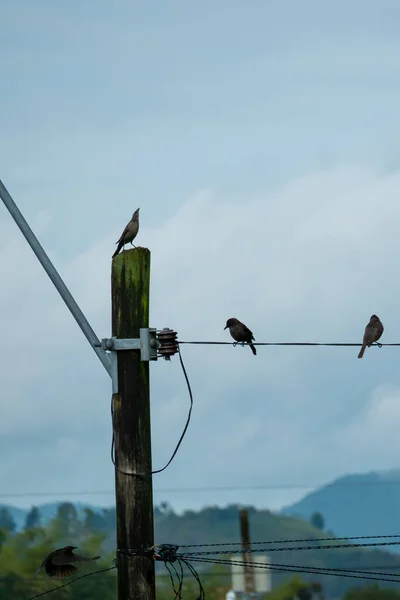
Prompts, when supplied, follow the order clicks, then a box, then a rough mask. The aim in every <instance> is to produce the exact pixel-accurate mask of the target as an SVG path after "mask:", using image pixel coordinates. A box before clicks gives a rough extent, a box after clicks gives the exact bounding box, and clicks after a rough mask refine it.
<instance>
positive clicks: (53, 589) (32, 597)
mask: <svg viewBox="0 0 400 600" xmlns="http://www.w3.org/2000/svg"><path fill="white" fill-rule="evenodd" d="M112 569H116V566H113V567H108V568H107V569H100V570H99V571H92V572H91V573H86V575H80V576H79V577H75V579H72V581H68V582H67V583H63V584H62V585H58V586H57V587H55V588H52V589H51V590H47V591H46V592H40V594H36V595H35V596H31V597H30V598H28V600H34V598H40V596H45V595H46V594H51V593H52V592H56V591H57V590H60V589H61V588H64V587H67V585H71V584H72V583H75V582H76V581H78V580H79V579H85V577H90V576H91V575H97V574H98V573H105V572H106V571H111V570H112Z"/></svg>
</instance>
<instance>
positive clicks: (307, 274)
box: [0, 167, 400, 506]
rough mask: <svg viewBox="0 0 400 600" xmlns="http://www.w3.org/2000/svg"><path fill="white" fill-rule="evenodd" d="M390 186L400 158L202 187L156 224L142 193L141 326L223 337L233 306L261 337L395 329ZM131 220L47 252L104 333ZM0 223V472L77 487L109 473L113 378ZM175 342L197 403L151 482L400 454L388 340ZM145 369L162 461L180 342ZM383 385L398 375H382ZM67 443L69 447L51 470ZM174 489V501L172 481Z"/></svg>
mask: <svg viewBox="0 0 400 600" xmlns="http://www.w3.org/2000/svg"><path fill="white" fill-rule="evenodd" d="M399 192H400V175H399V174H398V173H391V174H386V175H384V176H382V175H380V174H379V173H374V172H373V171H371V170H370V169H364V168H362V167H355V168H337V169H332V170H329V171H324V172H317V173H314V174H311V175H310V176H308V177H305V178H303V179H300V180H296V181H293V182H291V183H290V184H289V185H287V186H285V187H283V188H282V189H280V190H274V191H271V190H266V191H264V192H263V193H259V194H258V195H256V196H253V197H251V198H247V197H236V198H232V197H221V196H220V195H219V194H218V193H217V192H215V191H213V190H206V191H203V192H201V193H198V194H196V195H195V196H193V197H192V198H191V199H189V200H188V201H187V202H186V203H185V204H184V205H183V206H182V207H181V208H180V209H179V210H178V211H177V212H176V214H174V215H173V216H171V218H170V219H169V220H168V221H167V222H165V223H164V224H162V225H160V226H158V227H153V228H152V227H151V221H152V216H151V213H150V211H149V210H147V209H146V206H143V207H142V210H141V217H142V220H141V230H140V233H139V236H138V243H139V244H140V245H144V246H148V247H149V248H150V249H151V251H152V287H151V326H155V327H157V328H161V327H165V326H169V327H172V328H174V329H176V330H177V331H178V333H179V338H180V339H181V340H221V341H223V340H226V341H228V340H229V339H230V338H229V334H228V333H227V332H226V331H223V327H224V325H225V321H226V319H227V318H228V317H231V316H236V317H238V318H240V319H242V320H243V321H244V322H245V323H246V324H248V326H249V327H250V328H251V329H252V330H253V332H254V334H255V337H256V340H257V341H348V342H358V341H361V338H362V333H363V329H364V327H365V324H366V322H367V321H368V319H369V317H370V315H371V314H372V313H373V312H376V313H377V314H378V315H379V316H381V318H382V321H383V323H384V325H385V333H384V339H383V340H382V341H399V340H398V337H397V335H400V317H399V313H398V310H397V303H396V298H397V297H398V296H399V291H400V290H399V284H398V281H397V276H396V273H397V256H398V253H399V250H400V238H399V236H398V223H399V217H400V204H399V202H398V197H399ZM128 216H129V215H128ZM93 218H94V222H93V230H94V231H96V218H97V217H96V215H94V217H93ZM99 219H100V216H99ZM43 223H44V225H43V226H45V225H46V224H47V223H46V220H44V221H43ZM123 225H124V223H117V224H115V225H114V226H113V229H112V231H110V232H109V234H108V235H107V236H106V237H105V238H102V239H96V238H95V237H94V236H92V234H89V233H88V236H87V243H88V246H87V249H86V250H85V252H83V253H82V254H80V255H77V256H76V257H74V259H73V260H71V261H69V262H68V263H65V264H63V263H62V261H61V260H60V258H59V257H58V256H57V253H56V252H55V251H53V252H52V258H53V259H54V262H55V264H56V265H57V266H58V267H59V268H60V272H61V273H62V275H63V277H65V281H66V283H67V284H68V285H69V286H70V288H71V291H72V293H73V294H74V295H75V297H76V299H77V301H78V303H80V305H81V307H82V309H83V310H84V312H85V313H86V315H87V317H88V319H89V321H90V322H91V323H92V325H93V326H94V328H95V330H96V331H97V333H98V335H99V337H105V336H106V335H108V334H109V333H110V316H109V307H110V257H111V254H112V251H113V249H114V242H115V240H116V239H117V238H118V236H119V234H120V230H121V228H122V227H123ZM4 227H5V226H3V229H4ZM5 231H6V233H5V238H6V244H5V246H3V247H2V250H1V252H0V276H1V278H2V289H3V293H2V294H1V295H0V310H1V314H2V315H3V322H2V337H3V340H6V343H5V344H3V345H2V347H1V349H0V360H1V364H2V399H1V412H2V419H1V421H0V435H1V436H2V437H0V444H2V443H3V444H4V446H5V447H6V449H7V461H6V462H0V481H1V480H3V481H4V480H5V479H6V478H7V486H8V488H9V489H10V490H15V491H24V490H26V491H29V490H32V491H37V490H41V489H47V490H48V491H51V490H55V491H57V490H61V491H67V489H72V490H77V489H79V488H81V489H85V490H86V489H87V487H88V485H89V481H90V486H91V487H92V488H93V489H96V488H97V489H105V488H107V487H109V488H112V486H113V477H112V469H111V466H110V461H109V456H108V455H109V442H110V439H109V438H110V435H109V434H110V414H109V402H110V393H111V387H110V382H109V380H108V378H107V376H106V375H105V373H104V372H103V367H102V366H101V364H100V363H99V362H98V360H97V358H96V357H95V355H94V353H93V351H92V350H91V349H90V348H89V346H88V345H87V344H86V342H85V340H84V338H83V336H82V334H81V333H80V331H79V330H78V328H77V326H76V325H75V324H74V323H73V321H72V318H71V316H70V315H69V314H68V311H67V309H66V308H65V307H64V305H63V304H62V302H61V301H60V299H59V298H58V297H57V294H56V292H55V290H54V289H52V285H51V284H50V283H49V282H48V281H46V278H45V276H44V274H43V273H42V271H41V267H40V265H39V264H38V263H37V261H36V259H35V257H33V256H32V255H31V252H30V249H29V248H28V247H27V246H26V245H25V244H24V241H23V239H22V238H21V237H18V235H17V233H16V232H15V227H14V225H13V223H12V222H9V223H8V224H7V226H6V227H5ZM45 234H46V230H44V231H43V237H45ZM61 234H62V231H61ZM61 234H60V235H61ZM3 239H4V238H3ZM42 241H43V240H42ZM43 243H44V242H43ZM44 245H45V243H44ZM4 290H5V292H4ZM182 352H183V356H184V360H185V364H186V366H187V370H188V373H189V377H190V379H191V383H192V389H193V392H194V399H195V407H194V411H193V420H192V423H191V425H190V427H189V430H188V432H187V437H186V438H185V440H184V442H183V444H182V448H181V450H180V452H179V453H178V455H177V457H176V459H175V461H174V463H173V464H172V465H171V467H170V468H169V469H168V470H167V471H166V473H164V474H163V475H161V476H159V477H158V478H157V479H156V480H155V483H154V485H155V488H157V487H164V488H165V487H192V486H193V487H195V486H199V485H200V486H201V485H204V486H205V485H241V484H245V485H261V484H263V483H290V482H291V481H292V482H294V483H306V484H307V483H308V482H318V481H322V480H324V481H325V480H326V479H327V478H329V477H333V476H336V475H339V474H340V473H341V472H343V471H344V470H346V469H347V468H349V466H350V465H351V464H354V466H355V467H357V469H365V470H368V469H369V468H370V466H371V462H372V461H373V460H374V456H375V457H378V458H379V459H381V462H382V464H379V465H378V464H376V465H375V466H379V467H380V468H385V467H388V468H389V467H392V466H394V465H395V463H394V460H393V459H392V458H390V457H391V456H395V453H394V450H393V448H392V446H391V445H390V444H389V445H388V450H387V451H386V450H385V451H381V452H379V451H378V448H379V444H383V441H384V440H385V439H387V438H388V439H389V440H393V441H394V439H395V434H394V425H393V422H394V421H395V416H396V415H397V412H396V411H397V406H398V404H396V402H397V398H398V391H396V390H397V389H398V388H399V387H400V382H399V378H398V376H397V368H396V356H397V349H395V348H392V349H391V348H384V349H382V350H377V349H376V348H373V349H370V350H368V351H367V352H366V354H365V357H364V358H363V360H362V361H358V360H357V358H356V357H357V348H292V347H287V348H277V347H259V348H258V356H257V357H254V356H253V355H252V353H251V352H250V350H249V349H248V348H240V347H237V348H232V347H229V346H183V348H182ZM151 373H152V415H153V446H154V467H157V468H158V467H159V466H162V464H164V463H165V462H166V460H167V459H168V458H169V455H170V453H171V451H172V450H173V448H174V444H175V442H176V440H177V439H178V437H179V435H180V432H181V430H182V427H183V424H184V421H185V418H186V413H187V409H188V395H187V390H186V387H185V382H184V379H183V375H182V373H181V372H180V368H179V363H178V359H177V357H175V358H174V359H173V361H172V363H171V364H165V363H163V362H160V361H159V362H158V363H156V364H152V365H151ZM388 385H389V386H394V387H393V388H387V387H382V386H388ZM375 390H378V391H375ZM382 390H383V391H382ZM388 390H389V392H388ZM371 397H372V401H371V404H370V405H367V407H366V403H367V402H368V398H371ZM365 407H366V408H365ZM364 433H365V437H364ZM373 433H374V435H375V437H374V438H373V439H374V440H376V441H375V442H374V443H373V444H372V446H371V442H370V441H368V437H369V436H372V435H373ZM379 440H380V441H379ZM371 447H372V448H373V450H371ZM389 450H391V452H392V454H391V453H390V452H389ZM59 452H60V454H61V455H62V454H63V453H64V454H66V455H67V456H71V457H73V458H72V460H70V461H68V460H65V461H63V468H62V477H59V478H58V479H57V478H54V473H57V472H58V471H57V464H58V461H59V457H58V453H59ZM2 455H3V456H4V450H3V453H2ZM36 457H37V458H36ZM81 457H84V458H82V459H81ZM349 457H354V460H353V463H352V462H351V460H350V459H349ZM37 460H39V461H45V463H46V469H39V470H34V469H33V468H30V469H29V472H28V475H27V477H26V478H24V480H23V481H22V480H21V479H20V478H19V476H18V475H15V477H14V476H13V473H17V474H18V473H19V470H20V469H22V468H23V469H27V467H29V465H31V464H33V463H35V461H37ZM375 462H379V461H378V459H377V460H376V461H375ZM89 471H90V473H91V475H90V479H89V480H88V472H89ZM298 495H299V494H298V493H296V496H298ZM279 497H281V498H282V501H285V502H287V494H286V495H285V496H284V494H283V492H282V495H281V496H279V494H278V495H276V494H274V500H273V501H274V502H276V503H279V502H280V501H279ZM186 498H187V497H186ZM213 498H214V496H211V495H210V497H207V498H205V497H204V496H199V497H197V496H196V497H192V499H191V502H192V503H193V506H198V505H199V504H202V503H203V502H205V501H206V502H212V501H213ZM218 498H219V499H220V498H221V496H220V495H218ZM265 498H266V496H263V495H262V494H261V493H258V494H254V495H253V501H254V502H256V503H258V504H264V503H265V502H266V501H272V500H271V496H268V500H265ZM167 499H168V500H172V502H173V503H174V504H176V505H179V504H180V497H179V496H176V498H172V497H171V498H170V497H169V498H167ZM240 499H241V496H240V494H239V493H238V495H236V496H235V497H232V496H231V495H227V496H226V501H240Z"/></svg>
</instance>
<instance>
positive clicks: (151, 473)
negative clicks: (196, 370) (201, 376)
mask: <svg viewBox="0 0 400 600" xmlns="http://www.w3.org/2000/svg"><path fill="white" fill-rule="evenodd" d="M178 354H179V361H180V364H181V367H182V371H183V375H184V377H185V381H186V385H187V388H188V391H189V398H190V407H189V412H188V416H187V419H186V423H185V427H184V428H183V431H182V434H181V437H180V438H179V440H178V443H177V445H176V447H175V450H174V451H173V453H172V456H171V458H170V459H169V461H168V462H167V464H166V465H164V466H163V467H162V469H157V470H156V471H149V472H148V473H128V471H124V470H122V469H120V468H119V467H117V465H116V464H115V452H114V446H115V443H114V442H115V440H114V425H113V435H112V442H111V460H112V463H113V465H114V467H115V468H116V469H117V471H118V472H119V473H123V474H124V475H131V476H132V477H134V476H136V477H148V476H149V475H156V474H157V473H162V471H165V469H166V468H167V467H169V465H170V464H171V462H172V461H173V460H174V458H175V456H176V453H177V452H178V450H179V447H180V445H181V443H182V441H183V438H184V437H185V434H186V431H187V428H188V427H189V423H190V419H191V416H192V409H193V393H192V388H191V386H190V381H189V377H188V374H187V372H186V368H185V365H184V363H183V359H182V354H181V349H180V347H179V344H178ZM113 416H114V412H113V402H112V400H111V419H112V420H113Z"/></svg>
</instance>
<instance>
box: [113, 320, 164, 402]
mask: <svg viewBox="0 0 400 600" xmlns="http://www.w3.org/2000/svg"><path fill="white" fill-rule="evenodd" d="M139 336H140V337H138V338H116V337H111V338H103V339H102V340H101V347H102V348H103V350H105V351H106V352H110V358H111V380H112V393H113V394H118V352H123V351H124V350H140V360H141V361H149V360H157V349H158V346H159V342H158V341H157V330H156V329H155V328H152V327H148V328H147V327H144V328H142V329H140V330H139Z"/></svg>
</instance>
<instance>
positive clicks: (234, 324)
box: [224, 317, 257, 354]
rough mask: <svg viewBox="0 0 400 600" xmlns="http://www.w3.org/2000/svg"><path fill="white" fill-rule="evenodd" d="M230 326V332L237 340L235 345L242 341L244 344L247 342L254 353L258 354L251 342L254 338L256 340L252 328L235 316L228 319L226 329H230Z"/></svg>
mask: <svg viewBox="0 0 400 600" xmlns="http://www.w3.org/2000/svg"><path fill="white" fill-rule="evenodd" d="M228 328H229V333H230V334H231V336H232V337H233V339H234V340H235V344H234V346H236V344H237V343H238V342H240V343H242V344H243V346H244V344H245V343H247V344H249V346H250V348H251V351H252V352H253V354H257V351H256V349H255V346H254V345H253V344H252V343H251V342H252V340H254V336H253V333H252V332H251V331H250V329H249V328H248V327H246V325H245V324H244V323H242V322H241V321H239V319H235V318H234V317H232V318H231V319H228V320H227V322H226V325H225V327H224V329H228Z"/></svg>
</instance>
